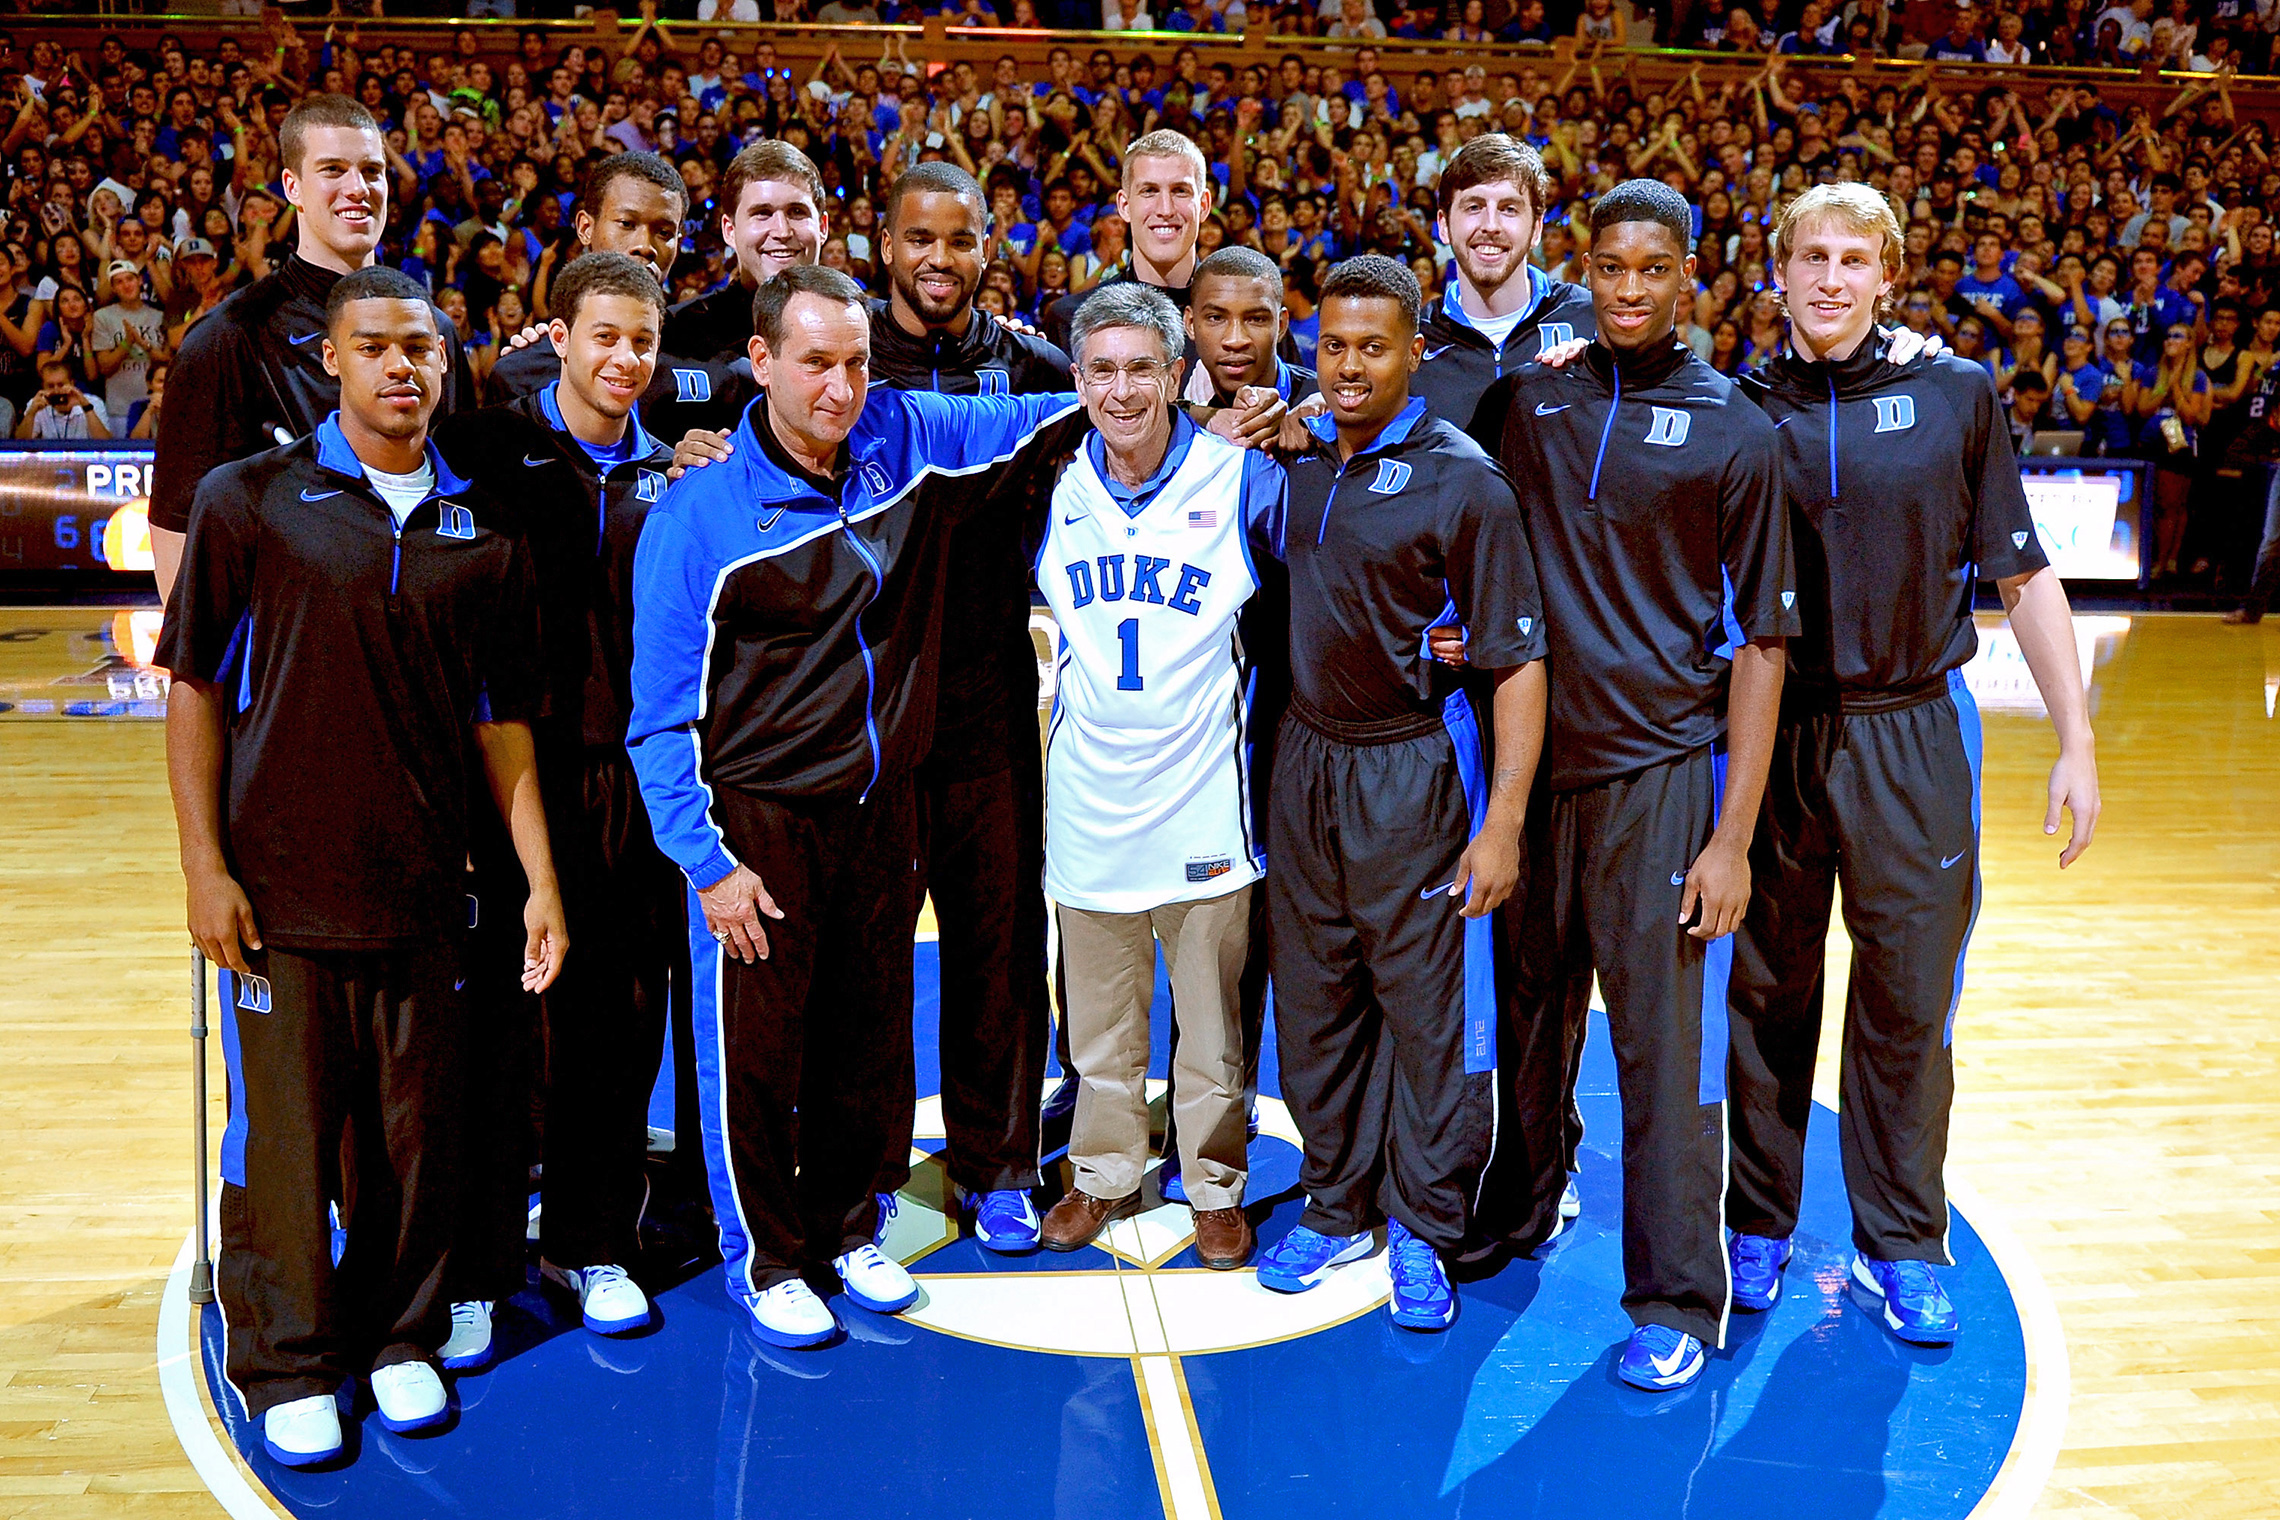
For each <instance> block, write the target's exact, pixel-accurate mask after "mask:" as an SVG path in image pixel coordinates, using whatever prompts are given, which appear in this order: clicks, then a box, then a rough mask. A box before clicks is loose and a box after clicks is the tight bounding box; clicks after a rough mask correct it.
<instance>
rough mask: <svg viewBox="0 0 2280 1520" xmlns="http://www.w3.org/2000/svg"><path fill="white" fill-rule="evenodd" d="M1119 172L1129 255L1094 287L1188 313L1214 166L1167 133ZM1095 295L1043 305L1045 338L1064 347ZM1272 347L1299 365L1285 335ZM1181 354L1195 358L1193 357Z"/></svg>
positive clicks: (1132, 149) (1143, 143)
mask: <svg viewBox="0 0 2280 1520" xmlns="http://www.w3.org/2000/svg"><path fill="white" fill-rule="evenodd" d="M1123 170H1124V181H1123V183H1122V184H1121V185H1119V186H1118V187H1117V191H1116V212H1117V215H1119V216H1121V217H1123V218H1124V221H1125V225H1126V226H1128V227H1130V228H1131V229H1132V256H1131V259H1130V261H1129V262H1128V263H1127V264H1126V265H1125V267H1123V268H1121V269H1118V270H1114V271H1112V272H1111V273H1110V274H1109V275H1108V276H1107V277H1106V278H1104V279H1103V280H1102V281H1101V283H1100V284H1099V285H1096V286H1094V287H1093V290H1102V289H1106V288H1107V287H1108V286H1110V285H1115V284H1120V283H1122V282H1124V281H1126V280H1131V281H1136V282H1137V283H1139V284H1142V285H1148V286H1152V287H1154V288H1155V289H1157V290H1160V291H1162V292H1163V293H1164V296H1165V298H1166V299H1167V300H1169V301H1170V302H1171V303H1172V304H1173V305H1174V306H1176V307H1178V308H1179V309H1180V310H1181V311H1186V310H1187V308H1188V297H1189V287H1190V285H1191V284H1192V282H1193V281H1194V279H1195V270H1196V264H1197V262H1198V258H1199V256H1198V254H1197V252H1196V244H1197V240H1198V239H1199V238H1200V237H1201V236H1202V234H1203V224H1204V221H1205V219H1206V218H1208V217H1209V216H1210V215H1211V203H1212V178H1211V169H1210V166H1209V165H1207V164H1206V163H1205V162H1204V159H1203V150H1202V149H1201V148H1198V147H1197V146H1196V145H1195V141H1194V139H1192V138H1190V137H1187V136H1186V135H1184V134H1182V133H1179V132H1175V131H1172V130H1170V129H1169V128H1166V129H1163V130H1161V131H1155V132H1149V133H1147V134H1145V135H1143V136H1140V137H1136V138H1134V139H1133V140H1132V142H1131V143H1130V145H1128V146H1127V147H1126V148H1125V150H1124V164H1123ZM1000 230H1001V231H1002V230H1003V229H1000ZM1092 293H1093V292H1092V291H1091V290H1088V291H1085V292H1082V293H1081V294H1080V293H1074V292H1072V293H1071V294H1069V295H1065V296H1063V297H1061V298H1060V299H1059V300H1057V301H1055V302H1053V304H1052V305H1050V306H1048V307H1046V308H1045V315H1044V318H1043V325H1044V328H1045V336H1046V337H1047V338H1049V339H1051V340H1052V341H1053V343H1054V344H1056V345H1057V346H1059V347H1061V348H1063V349H1066V348H1067V347H1068V346H1069V344H1068V338H1069V325H1070V323H1071V322H1073V321H1074V320H1075V319H1076V314H1077V308H1078V307H1079V306H1081V305H1083V304H1084V303H1085V302H1086V301H1087V300H1089V299H1090V298H1091V296H1092ZM1191 347H1192V345H1191ZM1277 348H1278V350H1279V351H1280V352H1281V354H1282V356H1283V358H1284V359H1286V360H1289V361H1291V362H1293V363H1295V362H1297V359H1298V348H1297V345H1296V344H1294V343H1292V341H1291V338H1290V334H1289V332H1288V331H1287V330H1285V332H1284V333H1283V335H1282V338H1281V341H1280V342H1279V343H1278V345H1277ZM1184 357H1186V358H1187V359H1189V360H1191V361H1192V360H1193V359H1194V358H1195V355H1194V354H1193V353H1188V354H1186V355H1185V356H1184ZM1223 436H1224V435H1223Z"/></svg>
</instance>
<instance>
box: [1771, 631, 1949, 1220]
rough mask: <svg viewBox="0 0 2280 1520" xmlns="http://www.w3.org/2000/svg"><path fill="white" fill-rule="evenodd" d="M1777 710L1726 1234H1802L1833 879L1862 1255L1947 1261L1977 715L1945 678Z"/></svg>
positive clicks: (1848, 1146)
mask: <svg viewBox="0 0 2280 1520" xmlns="http://www.w3.org/2000/svg"><path fill="white" fill-rule="evenodd" d="M1784 696H1785V698H1786V700H1785V702H1784V707H1785V709H1786V710H1785V711H1784V712H1783V714H1782V721H1781V729H1780V732H1779V734H1778V736H1777V737H1776V739H1775V743H1774V751H1773V770H1772V774H1771V775H1770V777H1769V778H1768V780H1767V784H1766V797H1765V809H1764V811H1763V812H1762V813H1761V814H1760V815H1759V818H1758V831H1757V838H1756V840H1755V841H1754V843H1753V844H1752V846H1751V850H1750V871H1751V877H1752V886H1751V901H1750V910H1749V915H1748V916H1747V917H1746V918H1745V919H1744V920H1743V922H1742V929H1741V933H1740V934H1739V935H1738V936H1737V937H1736V942H1735V953H1734V979H1733V994H1732V995H1733V1026H1734V1027H1733V1066H1732V1072H1731V1077H1730V1085H1731V1089H1732V1093H1733V1105H1734V1108H1733V1130H1734V1167H1733V1179H1732V1186H1731V1188H1730V1189H1729V1191H1728V1193H1727V1199H1726V1219H1727V1222H1728V1223H1729V1224H1731V1225H1732V1226H1733V1227H1734V1228H1735V1229H1737V1230H1743V1231H1747V1232H1748V1233H1750V1234H1752V1235H1771V1236H1775V1237H1786V1236H1787V1235H1788V1234H1789V1233H1790V1232H1791V1231H1792V1230H1794V1229H1795V1228H1796V1226H1797V1207H1798V1200H1799V1196H1800V1193H1801V1190H1802V1188H1803V1185H1804V1166H1805V1125H1806V1119H1807V1117H1808V1116H1809V1115H1810V1114H1811V1112H1812V1108H1813V1062H1814V1054H1815V1052H1816V1051H1817V1050H1818V1048H1819V1045H1820V1039H1821V993H1822V987H1823V984H1824V981H1825V974H1824V967H1823V964H1822V962H1823V957H1824V952H1825V948H1826V946H1827V944H1828V937H1829V908H1830V898H1831V896H1832V892H1833V889H1834V888H1835V886H1836V884H1837V883H1838V882H1840V881H1841V882H1842V883H1843V884H1844V916H1845V930H1846V932H1847V934H1849V935H1850V936H1851V939H1852V972H1851V976H1850V978H1849V980H1848V984H1847V988H1846V992H1845V1027H1844V1047H1843V1049H1844V1053H1843V1058H1842V1060H1843V1064H1842V1071H1841V1076H1840V1082H1841V1088H1842V1102H1841V1105H1840V1107H1839V1109H1838V1116H1837V1136H1838V1141H1839V1145H1840V1148H1841V1149H1842V1152H1843V1155H1844V1168H1845V1191H1846V1192H1847V1193H1848V1194H1849V1195H1850V1196H1851V1199H1852V1214H1853V1244H1854V1246H1855V1247H1857V1248H1858V1249H1859V1250H1861V1251H1862V1252H1864V1253H1866V1254H1867V1255H1869V1256H1872V1257H1875V1258H1877V1259H1879V1260H1883V1261H1931V1262H1940V1263H1945V1262H1947V1261H1948V1260H1949V1257H1948V1247H1947V1232H1948V1206H1947V1189H1946V1186H1945V1183H1944V1181H1943V1179H1942V1171H1943V1169H1944V1168H1945V1166H1946V1162H1947V1140H1948V1109H1949V1107H1950V1105H1951V1104H1952V1103H1953V1101H1954V1098H1955V1065H1954V1061H1953V1059H1952V1050H1951V1042H1952V1040H1953V1037H1954V1032H1955V1006H1956V1000H1957V999H1958V998H1959V997H1960V996H1961V995H1962V991H1963V956H1964V947H1965V944H1966V943H1967V942H1968V940H1969V939H1970V937H1971V924H1972V920H1973V918H1974V917H1975V916H1976V915H1977V913H1978V911H1979V759H1980V746H1979V712H1978V709H1977V708H1976V707H1975V706H1974V705H1973V704H1972V700H1971V695H1970V693H1969V692H1967V691H1965V690H1964V688H1963V682H1962V680H1961V678H1960V677H1959V676H1955V675H1952V674H1951V675H1950V676H1949V677H1948V679H1947V680H1946V681H1945V682H1943V683H1941V684H1940V685H1939V686H1937V687H1936V688H1935V689H1933V690H1932V691H1930V692H1928V693H1921V694H1918V695H1917V697H1916V699H1915V700H1913V701H1911V702H1908V703H1907V705H1904V706H1898V707H1888V708H1885V709H1884V710H1881V711H1866V712H1863V711H1852V712H1844V711H1839V710H1837V709H1836V707H1835V706H1834V704H1833V703H1825V702H1824V703H1815V702H1814V701H1813V699H1812V696H1811V694H1810V693H1806V692H1802V691H1798V690H1795V689H1792V691H1791V692H1788V693H1785V694H1784Z"/></svg>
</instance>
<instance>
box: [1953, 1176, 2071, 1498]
mask: <svg viewBox="0 0 2280 1520" xmlns="http://www.w3.org/2000/svg"><path fill="white" fill-rule="evenodd" d="M1947 1192H1948V1206H1949V1207H1950V1208H1955V1209H1961V1210H1962V1211H1963V1216H1964V1218H1965V1219H1966V1220H1967V1221H1969V1222H1970V1225H1971V1227H1972V1229H1974V1230H1975V1231H1977V1232H1978V1234H1979V1239H1980V1241H1981V1243H1982V1244H1984V1245H1985V1246H1986V1247H1987V1254H1988V1255H1989V1256H1991V1257H1993V1258H1994V1260H1995V1265H1996V1267H1997V1268H1998V1269H1999V1270H2001V1272H2002V1274H2003V1281H2004V1282H2005V1283H2006V1284H2008V1285H2009V1287H2010V1289H2011V1302H2012V1303H2014V1304H2016V1305H2018V1309H2019V1328H2020V1331H2021V1332H2022V1334H2023V1335H2024V1337H2025V1339H2026V1349H2027V1394H2026V1402H2025V1405H2024V1407H2022V1408H2021V1409H2020V1411H2019V1430H2018V1434H2017V1435H2015V1436H2013V1437H2012V1438H2011V1450H2010V1451H2009V1453H2008V1454H2006V1455H2005V1456H2004V1458H2003V1465H2002V1466H2001V1467H2000V1468H1998V1469H1996V1472H1995V1478H1994V1481H1993V1482H1992V1483H1990V1484H1989V1485H1988V1489H1987V1493H1986V1494H1985V1495H1984V1496H1983V1497H1982V1498H1981V1499H1980V1501H1979V1503H1978V1505H1977V1506H1975V1507H1974V1508H1973V1509H1972V1511H1971V1520H2024V1517H2025V1516H2026V1515H2027V1513H2028V1512H2029V1511H2031V1510H2032V1509H2033V1508H2034V1505H2035V1500H2036V1499H2038V1498H2040V1497H2041V1495H2042V1491H2043V1488H2044V1485H2046V1484H2048V1483H2049V1482H2050V1474H2051V1469H2052V1468H2053V1467H2054V1466H2056V1465H2057V1463H2058V1452H2059V1448H2060V1446H2061V1445H2063V1444H2064V1442H2065V1440H2066V1410H2067V1403H2068V1401H2069V1399H2070V1398H2071V1396H2072V1391H2073V1370H2072V1364H2071V1363H2070V1362H2069V1360H2068V1358H2067V1353H2066V1327H2065V1326H2064V1325H2063V1324H2062V1323H2060V1321H2059V1317H2058V1303H2057V1301H2056V1300H2054V1299H2053V1298H2052V1297H2051V1296H2050V1285H2049V1284H2048V1283H2046V1282H2044V1281H2043V1276H2042V1272H2041V1271H2040V1270H2039V1269H2038V1268H2037V1267H2036V1266H2035V1259H2034V1257H2033V1256H2031V1255H2029V1254H2028V1252H2027V1248H2026V1247H2025V1246H2024V1245H2023V1244H2021V1243H2020V1241H2019V1237H2018V1236H2016V1235H2014V1234H2012V1233H2011V1230H2010V1227H2009V1226H2008V1225H2006V1224H2004V1223H2003V1221H2002V1220H2001V1218H2000V1217H1998V1215H1997V1214H1996V1211H1995V1209H1994V1208H1993V1207H1992V1206H1991V1205H1989V1204H1988V1202H1987V1200H1986V1199H1985V1198H1984V1197H1982V1196H1981V1195H1980V1193H1979V1192H1978V1191H1977V1190H1976V1189H1974V1188H1972V1187H1971V1186H1969V1185H1968V1184H1966V1183H1964V1182H1961V1181H1959V1180H1958V1179H1957V1178H1956V1177H1955V1175H1954V1174H1953V1173H1952V1172H1951V1173H1950V1174H1949V1176H1948V1179H1947Z"/></svg>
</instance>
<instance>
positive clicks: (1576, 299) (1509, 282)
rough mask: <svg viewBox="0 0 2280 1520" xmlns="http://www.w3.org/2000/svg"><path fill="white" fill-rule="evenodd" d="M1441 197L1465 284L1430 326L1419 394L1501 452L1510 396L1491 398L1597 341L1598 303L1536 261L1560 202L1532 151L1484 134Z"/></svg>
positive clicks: (1456, 164) (1445, 181)
mask: <svg viewBox="0 0 2280 1520" xmlns="http://www.w3.org/2000/svg"><path fill="white" fill-rule="evenodd" d="M1436 194H1437V195H1438V197H1439V200H1440V203H1441V215H1440V220H1439V222H1438V224H1437V225H1436V229H1435V230H1436V231H1437V232H1438V233H1439V234H1440V238H1441V240H1442V241H1443V242H1445V243H1447V244H1448V245H1449V248H1450V251H1451V252H1452V253H1453V254H1455V256H1456V263H1457V278H1456V281H1455V283H1454V284H1452V285H1450V286H1449V288H1448V289H1447V290H1446V291H1445V292H1443V294H1442V296H1441V299H1440V300H1439V301H1437V302H1435V303H1434V306H1433V309H1432V311H1431V312H1430V313H1429V314H1428V315H1427V316H1426V318H1425V363H1424V367H1423V368H1422V369H1420V370H1419V371H1418V373H1417V387H1416V390H1417V394H1418V395H1420V396H1423V397H1424V398H1425V405H1426V407H1427V408H1428V409H1429V410H1430V411H1431V412H1432V413H1433V415H1434V416H1436V417H1439V418H1441V419H1442V420H1443V421H1445V422H1452V423H1454V424H1456V425H1457V426H1458V427H1461V428H1464V429H1466V431H1468V432H1469V433H1471V434H1472V435H1473V437H1474V438H1476V439H1478V440H1480V441H1481V444H1482V447H1484V448H1488V449H1495V448H1496V447H1498V445H1499V444H1500V443H1501V441H1502V439H1503V435H1504V413H1505V401H1506V394H1505V390H1504V389H1499V390H1498V392H1497V394H1496V395H1495V396H1494V397H1493V398H1492V399H1488V400H1487V401H1486V402H1485V404H1484V398H1485V397H1487V396H1488V392H1489V391H1490V389H1491V387H1492V386H1494V385H1495V383H1496V382H1497V381H1498V380H1500V379H1502V378H1504V377H1505V376H1508V375H1510V374H1511V373H1512V372H1513V371H1514V370H1516V369H1518V368H1519V367H1520V366H1521V365H1523V364H1525V363H1527V362H1528V361H1529V360H1531V359H1533V358H1535V357H1536V355H1537V354H1538V353H1540V352H1541V351H1542V350H1544V349H1547V348H1553V347H1556V346H1558V345H1559V344H1561V343H1564V342H1567V341H1569V340H1571V339H1574V338H1589V337H1591V336H1592V335H1593V334H1594V333H1595V332H1596V331H1597V328H1596V326H1595V325H1594V322H1593V319H1592V312H1591V295H1590V292H1588V291H1586V290H1584V289H1583V288H1582V287H1581V286H1579V285H1570V284H1568V283H1567V282H1566V281H1564V280H1555V279H1553V278H1552V277H1551V276H1549V275H1547V274H1546V273H1544V271H1543V270H1541V269H1539V268H1537V267H1536V266H1535V265H1534V264H1531V263H1530V262H1529V261H1528V260H1529V257H1530V255H1531V254H1533V253H1534V252H1535V250H1536V239H1537V237H1538V235H1539V234H1540V233H1541V232H1542V231H1543V223H1544V212H1545V210H1546V208H1547V207H1548V205H1549V203H1550V200H1551V179H1550V177H1549V176H1548V175H1546V174H1545V172H1544V161H1543V159H1542V158H1540V157H1539V156H1537V153H1536V150H1535V149H1534V148H1532V147H1530V146H1528V144H1526V143H1524V142H1521V141H1519V140H1517V139H1515V138H1511V137H1507V136H1506V135H1504V134H1503V133H1502V132H1484V133H1482V134H1481V135H1480V136H1478V137H1476V138H1474V139H1473V140H1472V141H1471V142H1469V143H1466V144H1465V145H1464V146H1463V147H1462V148H1459V149H1458V150H1457V152H1456V155H1455V156H1454V157H1453V158H1451V159H1450V160H1449V162H1448V166H1447V167H1446V168H1444V169H1443V170H1442V171H1441V182H1440V185H1439V187H1438V189H1437V191H1436ZM1476 413H1478V414H1479V416H1478V420H1477V421H1476V420H1475V414H1476Z"/></svg>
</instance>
